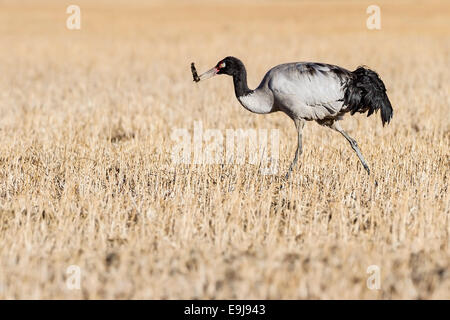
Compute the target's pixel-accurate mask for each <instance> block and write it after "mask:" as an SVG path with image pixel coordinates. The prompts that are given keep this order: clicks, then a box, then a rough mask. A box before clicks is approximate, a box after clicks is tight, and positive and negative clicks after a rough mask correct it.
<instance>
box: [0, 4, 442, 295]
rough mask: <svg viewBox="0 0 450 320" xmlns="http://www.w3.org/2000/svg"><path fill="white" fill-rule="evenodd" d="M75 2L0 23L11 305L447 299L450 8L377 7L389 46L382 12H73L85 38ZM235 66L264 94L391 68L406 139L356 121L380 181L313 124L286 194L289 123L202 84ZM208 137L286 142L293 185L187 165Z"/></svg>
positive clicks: (1, 16)
mask: <svg viewBox="0 0 450 320" xmlns="http://www.w3.org/2000/svg"><path fill="white" fill-rule="evenodd" d="M73 2H75V1H56V0H55V1H12V0H6V1H2V2H1V4H0V7H1V10H0V45H1V47H2V50H1V51H0V72H1V73H0V74H1V77H0V112H1V117H0V141H1V142H2V143H1V145H0V243H1V246H0V270H1V272H0V298H1V299H3V298H30V299H34V298H50V299H53V298H63V299H67V298H72V299H93V298H119V299H120V298H123V299H128V298H131V299H137V298H145V299H159V298H164V299H176V298H182V299H187V298H206V299H210V298H217V299H230V298H243V299H244V298H248V299H253V298H261V299H266V298H268V299H277V298H281V299H304V298H305V299H314V298H320V299H325V298H331V299H338V298H342V299H372V298H373V299H392V298H396V299H435V298H443V299H449V298H450V271H449V270H450V248H449V241H450V236H449V233H450V221H449V215H450V213H449V211H450V196H449V190H448V181H449V175H450V165H449V162H450V161H449V160H450V148H449V143H450V120H449V116H448V111H449V104H450V98H449V93H448V83H450V71H449V68H448V66H449V62H450V61H449V52H450V25H449V21H450V3H449V2H448V1H447V2H446V1H402V0H400V1H395V2H392V1H377V5H379V6H380V8H381V29H380V30H369V29H368V28H367V27H366V20H367V18H368V17H369V15H370V14H368V13H366V9H367V7H368V6H369V5H372V4H373V3H372V2H371V1H309V2H308V1H302V2H296V1H288V2H267V1H247V2H245V3H244V2H241V1H239V2H237V1H231V2H230V1H226V2H225V1H204V2H201V1H161V2H152V1H136V0H130V1H81V0H80V1H76V2H77V4H78V5H79V6H80V8H81V29H80V30H69V29H68V28H67V27H66V19H67V18H68V17H69V15H70V14H67V13H66V8H67V7H68V6H69V5H70V4H73ZM228 55H234V56H237V57H239V58H240V59H241V60H242V61H243V62H244V63H245V64H246V66H247V70H248V74H249V86H250V87H256V86H257V85H258V83H259V81H260V80H261V78H262V77H263V75H264V74H265V72H266V71H267V70H268V69H269V68H271V67H272V66H275V65H277V64H279V63H284V62H292V61H317V62H325V63H331V64H337V65H340V66H342V67H344V68H347V69H350V70H354V69H356V67H357V66H359V65H362V64H364V65H367V66H369V67H371V68H373V69H375V70H376V71H377V72H378V73H379V74H380V76H381V78H382V79H383V81H384V82H385V84H386V87H387V89H388V94H389V97H390V99H391V102H392V105H393V107H394V117H393V120H392V122H391V124H390V125H388V126H386V127H384V128H383V127H382V124H381V119H380V115H379V114H376V115H372V116H371V117H369V118H367V117H366V116H365V115H360V114H357V115H354V116H346V117H345V120H344V121H342V126H343V128H345V129H346V130H347V131H348V133H349V134H350V135H351V136H352V137H353V138H355V139H356V141H357V142H358V144H359V146H360V148H361V150H362V152H363V154H364V156H365V158H366V160H367V161H368V163H369V165H370V167H371V172H372V173H371V175H370V176H368V175H367V174H366V172H365V171H364V168H363V167H362V166H361V164H360V163H359V161H358V158H357V157H356V155H355V154H354V152H353V151H352V149H351V148H350V146H349V145H348V143H347V141H346V140H345V139H344V138H343V137H342V136H341V135H340V134H338V133H336V132H333V131H332V130H330V129H327V128H324V127H321V126H319V125H317V124H316V123H311V122H308V123H307V124H306V127H305V130H304V135H303V136H304V143H303V149H304V152H303V154H302V155H301V157H300V159H299V165H298V166H297V168H296V169H295V170H294V172H293V174H292V176H291V179H290V180H289V181H285V180H284V179H283V175H284V173H285V171H286V170H287V168H288V166H289V163H290V161H291V160H292V157H293V155H294V151H295V147H296V133H295V128H294V124H293V122H292V121H291V120H290V119H289V118H288V117H287V116H285V115H284V114H282V113H275V114H271V115H256V114H252V113H250V112H248V111H246V110H245V109H243V108H242V107H241V106H240V105H239V103H238V102H237V100H236V99H235V97H234V92H233V87H232V81H231V79H230V78H228V77H226V76H221V77H216V78H214V79H211V80H208V81H207V82H201V83H198V84H195V83H193V82H192V76H191V74H190V67H189V66H190V63H191V62H193V61H194V62H195V63H196V66H197V68H198V70H199V72H203V71H205V70H207V69H209V68H211V67H212V66H214V65H215V64H216V63H217V62H218V61H219V60H220V59H222V58H224V57H225V56H228ZM194 122H197V123H201V125H202V126H203V128H204V129H205V130H206V129H217V130H220V132H223V133H224V134H225V132H226V130H227V129H238V128H244V129H249V128H250V129H267V130H279V131H278V132H279V137H280V139H279V141H280V146H279V150H280V152H279V155H280V159H279V172H278V173H276V174H272V175H262V174H261V172H260V170H259V166H258V165H255V164H251V163H249V162H248V161H245V162H244V163H243V164H224V165H221V164H210V165H206V164H203V165H202V164H194V163H189V164H177V163H174V161H173V159H172V157H171V154H172V151H173V148H174V145H175V142H174V140H173V139H172V138H171V135H172V134H173V132H174V130H177V129H187V130H188V131H189V132H190V133H191V134H192V131H193V128H194ZM77 275H79V276H80V277H79V278H77ZM378 276H379V282H378V281H377V277H378ZM74 277H75V278H74ZM74 279H75V280H74ZM76 279H79V280H80V281H79V282H77V280H76ZM78 285H79V289H78ZM377 285H379V286H377ZM377 288H378V289H377Z"/></svg>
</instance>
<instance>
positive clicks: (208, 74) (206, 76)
mask: <svg viewBox="0 0 450 320" xmlns="http://www.w3.org/2000/svg"><path fill="white" fill-rule="evenodd" d="M217 72H219V69H218V68H216V67H214V68H212V69H210V70H208V71H206V72H205V73H202V74H201V75H200V77H199V78H200V80H199V81H201V80H206V79H209V78H212V77H214V76H215V75H216V74H217Z"/></svg>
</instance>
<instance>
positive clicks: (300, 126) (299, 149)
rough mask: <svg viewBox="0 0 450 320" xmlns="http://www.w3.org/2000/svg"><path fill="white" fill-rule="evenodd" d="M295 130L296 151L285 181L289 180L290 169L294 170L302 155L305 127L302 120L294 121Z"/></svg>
mask: <svg viewBox="0 0 450 320" xmlns="http://www.w3.org/2000/svg"><path fill="white" fill-rule="evenodd" d="M294 123H295V128H296V129H297V134H298V136H297V150H295V156H294V160H293V161H292V163H291V165H290V166H289V171H288V172H287V173H286V177H285V178H286V179H289V177H290V176H291V173H292V169H294V166H295V165H296V164H297V162H298V157H299V156H300V155H301V154H302V152H303V148H302V131H303V127H304V126H305V120H303V119H295V120H294Z"/></svg>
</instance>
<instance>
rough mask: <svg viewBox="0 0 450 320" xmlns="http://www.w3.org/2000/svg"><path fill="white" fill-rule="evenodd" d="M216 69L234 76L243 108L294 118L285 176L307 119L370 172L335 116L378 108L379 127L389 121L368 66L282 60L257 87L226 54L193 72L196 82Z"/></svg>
mask: <svg viewBox="0 0 450 320" xmlns="http://www.w3.org/2000/svg"><path fill="white" fill-rule="evenodd" d="M216 74H228V75H231V76H232V77H233V83H234V90H235V95H236V98H237V99H238V101H239V102H240V104H241V105H242V106H243V107H244V108H245V109H247V110H249V111H251V112H254V113H258V114H267V113H272V112H277V111H281V112H284V113H285V114H287V115H288V116H289V117H290V118H291V119H293V120H294V123H295V125H296V128H297V133H298V146H297V150H296V153H295V157H294V161H293V162H292V164H291V166H290V168H289V171H288V173H287V177H289V175H290V173H291V172H292V169H293V167H294V166H295V164H296V163H297V160H298V157H299V155H300V154H301V152H302V129H303V126H304V124H305V122H306V121H313V120H314V121H316V122H318V123H319V124H321V125H324V126H327V127H330V128H332V129H334V130H336V131H338V132H340V133H341V134H342V135H343V136H344V137H345V138H346V139H347V140H348V142H349V143H350V145H351V147H352V148H353V150H355V152H356V154H357V155H358V157H359V159H360V161H361V163H362V164H363V166H364V168H365V169H366V170H367V172H368V173H370V170H369V167H368V165H367V163H366V161H365V159H364V157H363V156H362V153H361V151H360V150H359V147H358V145H357V143H356V141H355V140H354V139H352V138H351V137H350V136H349V135H348V134H347V133H346V132H345V131H344V130H343V129H342V128H341V127H340V125H339V124H338V122H337V121H338V120H341V119H342V117H343V115H344V114H345V113H348V112H350V113H351V114H352V115H353V114H354V113H355V112H360V113H364V112H367V111H368V116H370V115H371V114H372V113H374V112H376V111H378V110H381V120H382V122H383V126H384V124H385V123H389V121H390V120H391V118H392V115H393V109H392V106H391V104H390V102H389V98H388V96H387V94H386V88H385V86H384V84H383V82H382V81H381V79H380V78H379V76H378V74H377V73H376V72H374V71H372V70H370V69H368V68H367V67H359V68H357V69H356V70H355V71H353V72H352V71H349V70H347V69H344V68H341V67H338V66H335V65H331V64H325V63H315V62H294V63H286V64H281V65H278V66H275V67H273V68H272V69H270V70H269V71H268V72H267V73H266V75H265V76H264V78H263V80H262V81H261V83H260V84H259V86H258V87H257V88H256V89H254V90H251V89H249V88H248V86H247V71H246V69H245V66H244V64H243V63H242V61H240V60H239V59H237V58H234V57H227V58H225V59H223V60H221V61H219V62H218V63H217V65H216V66H215V67H214V68H212V69H211V70H209V71H207V72H205V73H204V74H202V75H201V76H200V77H197V78H198V80H197V81H200V80H203V79H208V78H210V77H212V76H214V75H216Z"/></svg>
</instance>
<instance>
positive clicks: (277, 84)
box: [267, 62, 351, 120]
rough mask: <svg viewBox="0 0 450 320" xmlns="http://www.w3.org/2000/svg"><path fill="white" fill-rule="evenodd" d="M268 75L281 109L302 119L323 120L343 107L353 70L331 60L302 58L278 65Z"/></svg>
mask: <svg viewBox="0 0 450 320" xmlns="http://www.w3.org/2000/svg"><path fill="white" fill-rule="evenodd" d="M267 76H268V77H267V78H268V83H267V85H268V87H269V89H270V90H272V92H273V94H274V98H275V101H276V103H277V106H278V108H279V109H280V110H284V111H287V112H289V113H291V114H292V115H294V116H297V117H299V118H302V119H306V120H320V119H325V118H328V117H334V116H336V115H337V114H339V112H340V111H341V110H342V108H343V98H344V91H345V84H346V83H347V81H348V80H349V79H350V77H351V72H350V71H348V70H346V69H343V68H340V67H337V66H333V65H329V64H323V63H311V62H299V63H289V64H284V65H280V66H277V67H275V68H273V69H272V70H270V71H269V72H268V75H267Z"/></svg>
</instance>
